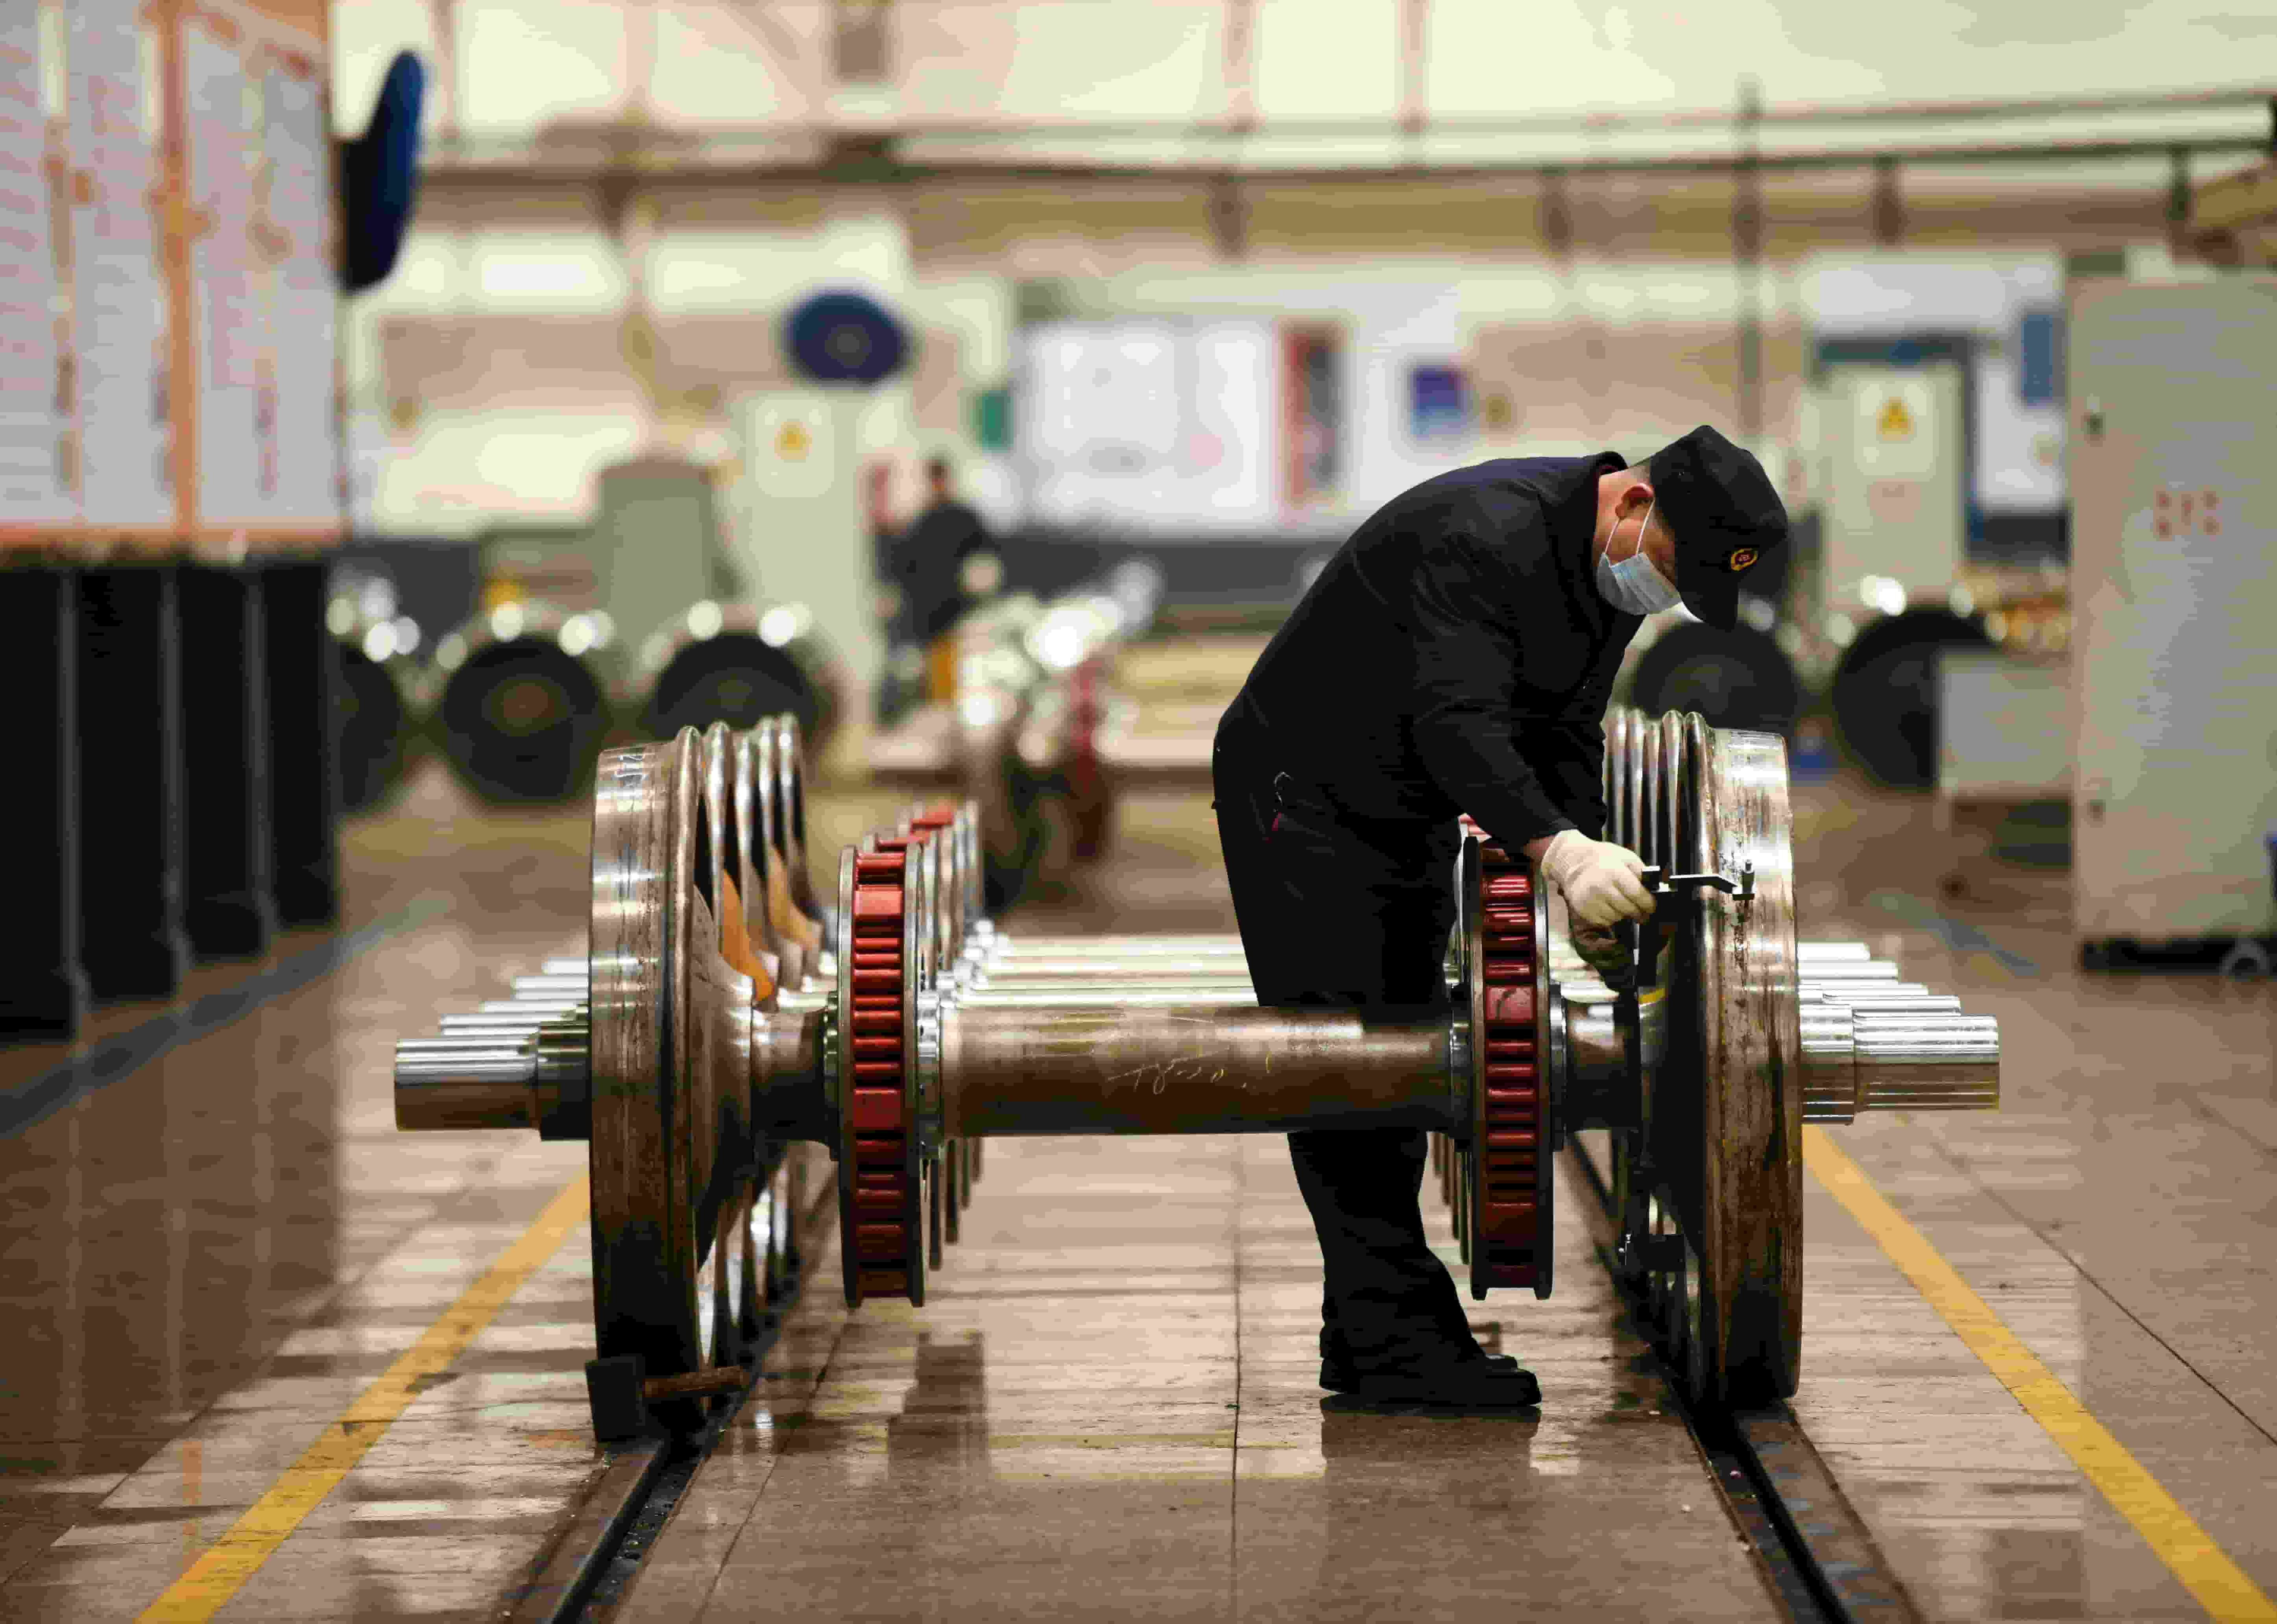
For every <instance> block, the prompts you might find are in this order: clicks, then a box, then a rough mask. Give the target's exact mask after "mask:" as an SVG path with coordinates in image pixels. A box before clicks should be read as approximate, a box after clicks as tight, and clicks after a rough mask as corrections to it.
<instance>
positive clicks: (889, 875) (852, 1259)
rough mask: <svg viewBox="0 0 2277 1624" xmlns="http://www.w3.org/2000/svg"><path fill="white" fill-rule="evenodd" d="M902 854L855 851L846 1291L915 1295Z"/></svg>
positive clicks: (919, 1253) (919, 1244)
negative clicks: (850, 1156) (850, 1153)
mask: <svg viewBox="0 0 2277 1624" xmlns="http://www.w3.org/2000/svg"><path fill="white" fill-rule="evenodd" d="M908 874H909V856H908V854H907V853H906V852H902V851H868V852H858V853H857V854H855V856H854V896H853V915H854V917H853V943H852V946H853V950H854V952H853V959H854V962H853V966H852V969H851V990H852V993H853V997H852V1000H851V1002H852V1007H851V1009H850V1010H849V1012H848V1013H847V1017H846V1019H847V1025H848V1031H849V1035H850V1037H851V1040H852V1042H851V1049H852V1059H853V1073H854V1075H853V1086H852V1087H851V1088H850V1089H849V1090H848V1093H849V1099H848V1102H847V1112H848V1115H849V1124H848V1126H849V1130H850V1131H849V1133H848V1134H847V1135H846V1137H847V1139H848V1140H849V1142H850V1149H851V1152H852V1165H851V1166H849V1167H841V1169H840V1170H839V1177H840V1178H841V1179H850V1180H851V1181H852V1185H851V1200H850V1202H849V1203H848V1209H847V1210H848V1217H849V1227H848V1233H847V1234H846V1236H845V1241H844V1244H845V1247H846V1251H847V1287H848V1292H847V1295H848V1298H849V1301H859V1300H860V1298H861V1297H863V1296H908V1297H911V1298H913V1299H915V1300H918V1301H922V1300H923V1293H924V1290H925V1285H924V1274H923V1271H924V1267H925V1264H924V1251H923V1245H924V1238H923V1233H922V1226H920V1225H919V1224H918V1222H917V1218H916V1215H917V1212H918V1199H917V1198H918V1191H916V1190H915V1189H914V1188H912V1184H913V1180H912V1179H911V1177H910V1166H911V1165H912V1162H913V1159H914V1158H912V1157H910V1154H909V1142H910V1135H911V1134H912V1133H914V1132H915V1129H916V1125H915V1124H914V1123H913V1122H911V1121H910V1109H909V1097H910V1066H911V1062H912V1060H913V1059H914V1056H913V1055H912V1053H911V1049H912V1046H913V1043H914V1040H915V1037H916V1034H915V1032H914V1031H913V1030H912V1027H913V1026H914V1021H912V1019H911V1004H912V998H911V994H912V991H913V989H912V988H911V986H910V972H911V970H912V968H914V967H912V966H910V964H909V962H908V957H909V955H908V952H907V947H908V943H909V931H908V930H907V917H906V916H907V912H908V909H907V906H906V902H907V892H906V885H905V883H906V881H907V878H908Z"/></svg>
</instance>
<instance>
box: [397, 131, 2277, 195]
mask: <svg viewBox="0 0 2277 1624" xmlns="http://www.w3.org/2000/svg"><path fill="white" fill-rule="evenodd" d="M2265 150H2266V145H2265V143H2264V142H2263V141H2261V140H2259V139H2258V137H2251V136H2243V135H2239V136H2207V137H2200V138H2197V139H2195V140H2172V139H2150V140H2081V141H2066V142H2060V143H2045V142H2035V143H2029V144H2022V143H2020V144H2014V145H2006V144H2003V145H1991V144H1984V145H1979V144H1969V143H1960V144H1945V145H1921V146H1915V147H1908V148H1894V149H1893V148H1888V147H1882V148H1876V149H1872V150H1858V149H1853V148H1820V149H1816V150H1812V151H1801V152H1779V151H1772V152H1763V153H1759V154H1755V155H1752V156H1751V155H1748V154H1746V153H1742V152H1708V153H1671V154H1659V155H1654V156H1644V157H1583V158H1558V159H1556V160H1554V161H1548V162H1545V161H1542V160H1540V159H1531V160H1529V159H1517V158H1513V159H1510V160H1507V161H1503V162H1493V163H1478V162H1473V163H1400V164H1372V165H1350V166H1337V167H1329V166H1325V165H1322V166H1279V167H1268V166H1266V165H1257V166H1254V167H1252V166H1245V165H1239V164H1227V163H1098V162H1066V163H1058V162H1050V161H1039V160H1034V159H1027V160H1020V159H1007V160H1001V161H994V160H982V159H950V158H928V157H926V156H924V155H923V154H922V153H921V152H918V151H914V150H912V149H910V148H909V147H908V146H907V145H906V144H897V142H896V140H895V138H893V137H890V136H886V137H877V138H872V139H871V140H866V141H864V142H862V143H858V144H854V145H851V146H849V147H848V148H841V150H839V151H837V152H834V153H833V154H831V155H829V156H826V157H824V158H823V159H821V160H820V161H814V160H809V161H806V162H803V163H731V162H717V163H714V162H704V161H689V154H688V153H686V152H685V151H684V150H683V151H681V152H678V153H673V152H668V151H657V152H655V153H653V154H652V155H651V153H648V152H646V151H643V150H639V149H635V148H628V147H623V146H621V148H620V150H619V152H617V153H615V154H611V155H603V154H598V153H595V152H592V151H590V150H588V151H586V152H583V153H577V154H564V155H561V156H554V157H549V156H543V155H531V156H522V157H516V158H513V159H507V160H500V161H495V162H481V161H477V162H465V161H462V160H453V159H451V158H447V157H446V158H443V159H441V160H439V161H438V162H435V163H430V165H429V166H428V167H427V168H426V169H425V170H424V171H423V174H422V182H423V185H424V186H428V187H430V188H431V189H432V190H434V191H438V192H442V193H447V194H484V193H488V194H493V195H495V194H500V193H526V192H527V191H529V189H530V188H531V187H532V186H549V185H562V186H576V185H585V186H599V185H602V184H604V183H605V181H608V180H612V179H621V180H623V181H627V182H629V183H631V184H633V185H636V186H639V187H641V188H642V189H643V190H650V189H653V190H657V191H666V190H697V191H709V192H717V191H720V190H721V189H723V188H734V187H737V186H762V187H764V186H784V185H811V184H815V183H821V184H826V185H833V184H835V185H849V186H855V185H890V186H917V185H924V184H926V183H942V182H946V183H964V184H971V183H986V182H990V181H999V182H1015V183H1017V182H1031V183H1044V184H1047V185H1055V186H1070V185H1104V184H1110V183H1116V182H1127V183H1132V184H1139V185H1146V186H1156V187H1160V186H1163V185H1165V184H1172V185H1177V184H1184V185H1190V186H1210V185H1215V184H1222V183H1226V182H1232V183H1235V184H1237V185H1240V186H1248V187H1254V186H1284V187H1285V186H1352V185H1356V184H1363V183H1372V182H1377V181H1399V182H1405V183H1413V182H1416V181H1419V180H1428V181H1487V180H1497V181H1500V180H1510V179H1512V178H1521V177H1534V178H1545V177H1548V176H1550V175H1553V174H1555V175H1563V176H1565V177H1566V178H1568V179H1572V178H1588V177H1602V176H1638V177H1649V176H1683V175H1716V176H1730V175H1733V174H1735V173H1738V172H1740V171H1745V170H1748V169H1749V168H1753V169H1755V170H1759V171H1763V172H1766V173H1770V172H1779V173H1793V172H1800V171H1824V170H1869V171H1870V170H1875V169H1877V168H1878V167H1880V166H1883V165H1885V164H1887V165H1895V166H1899V167H1903V166H1906V165H1934V166H1938V167H1940V168H1959V167H1965V166H1968V165H1972V164H1987V165H1990V164H2030V163H2049V164H2064V163H2071V164H2087V163H2116V162H2121V161H2125V160H2130V159H2142V158H2146V157H2150V158H2165V157H2167V156H2170V155H2172V154H2174V152H2177V151H2184V152H2188V153H2190V154H2192V155H2194V156H2224V155H2238V156H2243V155H2249V154H2259V153H2261V152H2263V151H2265Z"/></svg>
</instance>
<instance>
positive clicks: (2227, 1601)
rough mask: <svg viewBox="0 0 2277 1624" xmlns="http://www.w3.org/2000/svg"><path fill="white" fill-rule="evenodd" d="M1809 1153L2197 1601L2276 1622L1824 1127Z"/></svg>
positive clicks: (2244, 1621)
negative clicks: (1832, 1138) (1840, 1147)
mask: <svg viewBox="0 0 2277 1624" xmlns="http://www.w3.org/2000/svg"><path fill="white" fill-rule="evenodd" d="M1802 1156H1803V1165H1805V1166H1807V1167H1809V1169H1810V1171H1811V1172H1812V1173H1813V1174H1814V1175H1815V1176H1816V1178H1817V1180H1818V1181H1819V1182H1820V1183H1821V1184H1823V1185H1824V1186H1825V1187H1826V1188H1827V1190H1828V1192H1829V1193H1830V1194H1831V1195H1833V1197H1834V1199H1835V1200H1837V1201H1839V1202H1840V1203H1842V1205H1843V1206H1844V1208H1845V1209H1847V1210H1848V1212H1849V1214H1850V1216H1851V1217H1852V1218H1856V1219H1857V1220H1858V1222H1859V1223H1860V1225H1862V1226H1863V1227H1864V1228H1865V1231H1866V1233H1868V1234H1870V1235H1871V1236H1873V1237H1874V1241H1875V1242H1876V1244H1877V1245H1878V1246H1880V1248H1882V1250H1883V1251H1884V1252H1885V1253H1887V1254H1888V1255H1889V1258H1890V1261H1891V1262H1892V1263H1893V1264H1897V1266H1898V1267H1899V1268H1900V1270H1902V1271H1904V1272H1905V1276H1906V1278H1907V1279H1909V1280H1911V1281H1912V1282H1913V1283H1914V1286H1915V1289H1916V1290H1918V1291H1919V1292H1920V1293H1921V1294H1922V1295H1923V1296H1924V1297H1926V1298H1928V1299H1929V1303H1930V1307H1931V1308H1933V1309H1936V1310H1937V1311H1938V1314H1939V1315H1940V1316H1942V1317H1943V1318H1944V1320H1945V1323H1946V1324H1948V1325H1950V1326H1952V1327H1953V1330H1954V1332H1957V1333H1958V1334H1959V1336H1960V1338H1961V1340H1962V1341H1963V1342H1966V1343H1967V1344H1968V1345H1969V1351H1970V1352H1971V1353H1973V1354H1975V1355H1976V1356H1977V1357H1978V1358H1979V1359H1981V1360H1983V1361H1984V1368H1985V1369H1986V1370H1990V1371H1991V1372H1992V1374H1993V1375H1994V1376H1995V1377H1998V1378H1999V1383H2000V1385H2002V1386H2003V1387H2006V1388H2007V1390H2008V1392H2009V1393H2010V1395H2011V1396H2012V1397H2014V1399H2015V1400H2016V1402H2017V1403H2019V1404H2021V1405H2022V1406H2023V1407H2024V1412H2025V1414H2027V1415H2029V1416H2031V1418H2032V1419H2033V1420H2034V1421H2037V1422H2038V1423H2040V1426H2041V1429H2042V1430H2045V1432H2046V1433H2047V1435H2048V1436H2049V1437H2050V1438H2053V1439H2055V1441H2056V1443H2057V1445H2058V1446H2060V1448H2061V1449H2062V1450H2063V1452H2064V1453H2066V1454H2068V1455H2069V1456H2070V1457H2071V1459H2072V1463H2073V1464H2074V1465H2075V1466H2077V1467H2078V1468H2079V1469H2080V1470H2081V1471H2082V1472H2083V1473H2085V1474H2086V1475H2087V1480H2088V1481H2089V1482H2090V1483H2091V1484H2094V1485H2095V1486H2096V1489H2097V1490H2098V1491H2099V1492H2100V1493H2101V1494H2102V1496H2103V1498H2104V1499H2106V1500H2108V1501H2110V1502H2111V1506H2112V1509H2113V1510H2114V1511H2116V1512H2117V1513H2118V1514H2120V1515H2121V1516H2122V1517H2124V1518H2126V1519H2127V1521H2128V1522H2131V1523H2133V1524H2134V1525H2135V1531H2136V1533H2138V1534H2140V1535H2142V1536H2143V1537H2144V1540H2146V1541H2148V1542H2149V1544H2150V1546H2151V1550H2152V1551H2154V1552H2157V1553H2158V1556H2159V1560H2160V1561H2162V1562H2164V1563H2165V1564H2166V1565H2167V1567H2168V1568H2169V1569H2170V1570H2171V1571H2172V1572H2173V1574H2174V1577H2175V1578H2177V1579H2179V1580H2181V1581H2182V1584H2183V1586H2184V1588H2185V1589H2187V1590H2189V1593H2190V1594H2191V1595H2192V1596H2194V1597H2197V1601H2198V1605H2200V1606H2202V1607H2204V1608H2205V1610H2206V1612H2207V1613H2210V1614H2212V1616H2213V1617H2214V1618H2216V1619H2218V1620H2222V1624H2249V1621H2250V1624H2269V1621H2272V1620H2277V1603H2272V1602H2271V1601H2270V1599H2269V1597H2267V1595H2266V1594H2265V1593H2264V1592H2263V1591H2262V1590H2261V1588H2260V1587H2259V1586H2258V1585H2257V1584H2255V1583H2254V1582H2253V1581H2252V1580H2251V1579H2250V1578H2249V1577H2248V1576H2247V1575H2246V1573H2245V1570H2244V1569H2243V1568H2242V1567H2238V1565H2237V1564H2236V1563H2235V1562H2234V1561H2232V1560H2231V1559H2230V1558H2229V1555H2228V1553H2227V1552H2225V1551H2223V1550H2222V1548H2221V1547H2220V1545H2217V1544H2214V1542H2213V1539H2212V1536H2211V1535H2209V1534H2208V1533H2207V1532H2206V1531H2205V1529H2202V1528H2200V1527H2199V1526H2198V1525H2197V1520H2196V1519H2195V1518H2193V1517H2192V1516H2191V1515H2190V1514H2189V1513H2188V1512H2187V1511H2184V1510H2183V1509H2182V1502H2181V1501H2179V1500H2177V1499H2174V1496H2173V1495H2172V1494H2170V1493H2168V1492H2167V1486H2166V1485H2165V1484H2162V1483H2160V1482H2159V1480H2158V1479H2157V1478H2156V1477H2153V1476H2151V1473H2150V1471H2149V1469H2148V1468H2145V1467H2144V1464H2143V1463H2142V1462H2141V1461H2137V1460H2136V1458H2135V1457H2134V1455H2133V1454H2131V1453H2128V1448H2127V1446H2126V1445H2124V1444H2122V1443H2121V1442H2120V1441H2119V1440H2118V1439H2117V1438H2114V1437H2113V1436H2112V1434H2111V1430H2110V1429H2109V1428H2107V1427H2106V1426H2105V1425H2104V1424H2103V1423H2101V1422H2099V1421H2098V1420H2097V1419H2096V1418H2095V1417H2094V1416H2093V1415H2090V1414H2089V1412H2088V1408H2087V1407H2086V1406H2085V1405H2084V1404H2082V1403H2081V1402H2080V1401H2079V1399H2078V1396H2077V1395H2076V1394H2075V1393H2073V1392H2072V1391H2071V1389H2070V1388H2068V1387H2067V1386H2065V1385H2063V1383H2062V1382H2060V1380H2058V1379H2057V1377H2056V1374H2055V1372H2054V1371H2052V1370H2049V1369H2048V1367H2047V1366H2046V1365H2045V1364H2043V1363H2041V1362H2040V1361H2039V1358H2038V1356H2037V1355H2035V1354H2034V1353H2033V1352H2032V1350H2031V1349H2030V1348H2029V1347H2025V1346H2024V1344H2023V1341H2022V1339H2021V1338H2019V1337H2018V1336H2017V1335H2016V1333H2015V1332H2013V1331H2011V1330H2009V1329H2008V1327H2007V1324H2005V1323H2003V1322H2002V1320H2001V1318H2000V1317H1999V1315H1997V1314H1995V1313H1994V1312H1993V1311H1992V1309H1991V1305H1990V1304H1989V1303H1987V1302H1986V1301H1984V1298H1982V1297H1980V1296H1978V1295H1977V1294H1976V1292H1975V1291H1974V1290H1973V1289H1971V1287H1970V1286H1969V1282H1968V1281H1966V1280H1964V1279H1961V1274H1960V1271H1957V1270H1955V1269H1954V1268H1953V1265H1952V1264H1949V1263H1947V1262H1946V1261H1945V1258H1944V1256H1942V1255H1941V1254H1940V1253H1939V1252H1938V1249H1937V1248H1935V1247H1933V1246H1931V1245H1930V1243H1929V1241H1928V1240H1927V1238H1926V1237H1924V1236H1923V1234H1922V1233H1921V1231H1919V1230H1918V1229H1915V1227H1914V1226H1913V1225H1912V1224H1911V1223H1910V1222H1909V1221H1908V1219H1907V1218H1906V1216H1905V1215H1904V1214H1903V1213H1901V1212H1900V1211H1899V1210H1897V1208H1895V1207H1894V1206H1892V1205H1891V1204H1890V1200H1889V1197H1887V1196H1886V1195H1883V1194H1882V1192H1881V1191H1880V1190H1878V1189H1877V1188H1874V1184H1873V1181H1872V1180H1870V1179H1868V1178H1867V1177H1866V1174H1865V1172H1863V1171H1862V1169H1861V1168H1860V1167H1859V1165H1858V1164H1857V1163H1855V1162H1854V1161H1852V1160H1851V1159H1850V1157H1849V1156H1848V1155H1847V1153H1845V1152H1844V1151H1842V1150H1839V1148H1837V1147H1836V1145H1835V1143H1834V1142H1833V1141H1832V1140H1831V1139H1829V1138H1828V1137H1827V1136H1826V1132H1825V1130H1824V1128H1818V1127H1806V1128H1804V1129H1803V1130H1802Z"/></svg>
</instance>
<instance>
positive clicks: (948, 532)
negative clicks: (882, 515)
mask: <svg viewBox="0 0 2277 1624" xmlns="http://www.w3.org/2000/svg"><path fill="white" fill-rule="evenodd" d="M954 477H955V475H954V471H953V470H952V469H951V468H950V467H949V464H948V459H947V458H946V457H933V458H930V459H927V461H926V463H925V497H926V500H925V511H924V512H921V513H919V514H918V516H917V517H916V518H915V519H913V520H910V525H909V527H908V529H906V530H904V531H903V532H902V535H900V537H899V538H898V539H897V540H896V542H895V545H894V547H893V550H892V559H891V564H890V566H889V567H890V570H891V573H892V574H893V577H894V581H895V586H896V587H898V588H899V593H898V596H899V600H900V604H901V608H902V613H903V614H904V616H905V617H906V621H907V625H908V627H909V631H910V635H912V636H913V637H914V638H915V640H916V641H917V642H918V644H919V645H920V646H921V647H923V648H924V649H925V697H926V699H928V700H930V701H931V702H933V703H935V704H943V703H947V702H948V701H949V700H951V699H953V698H954V697H955V696H956V638H955V636H954V635H953V634H954V632H955V629H956V623H957V621H958V620H960V619H962V618H963V616H964V615H965V613H966V611H969V610H970V609H971V607H972V606H973V604H974V603H978V602H979V600H980V599H982V598H985V597H986V596H988V595H989V594H990V593H992V592H994V590H995V589H996V588H997V587H998V586H999V585H1001V582H1002V581H1003V578H1004V570H1003V565H1002V564H1001V562H1000V561H999V559H998V558H997V554H996V544H995V542H994V540H993V539H992V538H991V537H990V535H989V534H988V527H987V526H986V524H985V523H983V522H982V520H981V518H980V515H979V513H978V512H975V511H974V509H973V508H972V507H971V505H970V504H968V503H964V502H960V501H958V500H957V499H956V492H955V489H954V486H953V480H954Z"/></svg>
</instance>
